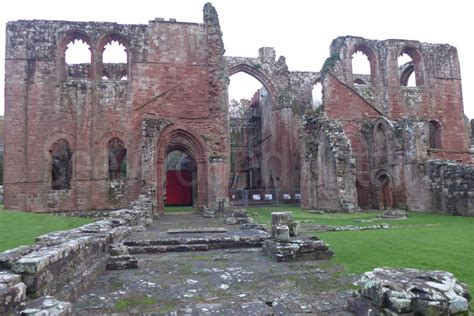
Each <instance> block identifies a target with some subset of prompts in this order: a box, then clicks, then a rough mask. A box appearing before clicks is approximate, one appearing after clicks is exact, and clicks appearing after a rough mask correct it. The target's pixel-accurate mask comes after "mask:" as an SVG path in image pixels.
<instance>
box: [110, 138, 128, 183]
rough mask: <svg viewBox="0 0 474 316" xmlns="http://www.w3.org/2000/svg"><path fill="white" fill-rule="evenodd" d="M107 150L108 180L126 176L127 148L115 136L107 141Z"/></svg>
mask: <svg viewBox="0 0 474 316" xmlns="http://www.w3.org/2000/svg"><path fill="white" fill-rule="evenodd" d="M108 150H109V180H117V179H124V178H126V177H127V149H126V148H125V146H124V144H123V142H122V141H121V140H120V139H118V138H117V137H115V138H112V139H111V140H110V141H109V143H108Z"/></svg>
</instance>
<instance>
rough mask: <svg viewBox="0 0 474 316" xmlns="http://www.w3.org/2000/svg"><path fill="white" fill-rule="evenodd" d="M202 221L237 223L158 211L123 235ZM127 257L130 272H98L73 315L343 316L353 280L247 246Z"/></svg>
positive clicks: (157, 233)
mask: <svg viewBox="0 0 474 316" xmlns="http://www.w3.org/2000/svg"><path fill="white" fill-rule="evenodd" d="M209 227H213V228H214V229H215V228H224V229H225V230H227V231H228V232H231V231H234V230H238V229H239V227H238V226H228V225H224V224H223V219H222V218H220V219H207V218H203V217H200V216H198V215H194V214H184V215H181V214H179V215H178V214H174V215H165V216H164V217H162V218H161V219H160V220H158V221H156V222H155V223H154V225H153V226H152V227H150V228H149V229H148V230H147V231H145V232H135V233H133V234H132V235H131V236H130V237H129V240H143V239H151V240H154V239H160V238H165V236H166V235H168V236H169V235H170V234H167V233H166V232H167V231H168V230H170V229H177V228H179V229H183V228H188V229H196V228H209ZM221 230H222V229H221ZM209 234H224V233H223V232H214V233H208V234H207V235H209ZM183 235H185V236H190V235H192V236H196V235H199V234H197V233H186V234H183ZM173 236H174V237H176V234H173ZM336 255H337V254H336ZM135 257H136V258H137V259H138V265H139V268H138V269H137V270H121V271H107V272H105V273H104V274H103V275H102V276H101V277H100V278H99V279H98V280H97V281H96V282H95V284H94V285H93V286H92V287H91V288H90V289H89V291H88V292H87V293H84V295H82V296H81V297H80V298H79V299H78V300H77V301H76V302H75V303H74V313H75V314H76V315H107V314H123V315H129V314H140V315H143V314H150V315H152V314H153V315H156V314H165V315H271V314H274V315H288V314H291V315H294V314H301V313H310V314H317V315H350V313H348V312H347V311H346V306H347V299H348V298H349V297H350V296H351V289H352V283H353V282H354V281H355V280H356V279H357V278H358V276H351V275H347V274H346V273H344V271H342V269H341V268H340V267H338V266H337V265H335V264H333V263H331V262H330V261H299V262H285V263H277V262H275V261H273V260H272V259H270V258H268V257H266V256H264V254H263V253H262V251H261V250H260V248H255V247H254V248H233V249H220V250H209V251H198V252H165V253H159V254H137V255H135Z"/></svg>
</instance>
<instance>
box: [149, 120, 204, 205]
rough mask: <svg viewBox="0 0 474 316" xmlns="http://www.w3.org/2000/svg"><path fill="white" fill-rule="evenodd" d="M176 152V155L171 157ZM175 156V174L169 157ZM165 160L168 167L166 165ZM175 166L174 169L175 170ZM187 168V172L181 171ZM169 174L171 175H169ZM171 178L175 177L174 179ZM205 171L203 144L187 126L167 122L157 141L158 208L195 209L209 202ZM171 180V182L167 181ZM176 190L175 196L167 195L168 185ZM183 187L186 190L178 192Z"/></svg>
mask: <svg viewBox="0 0 474 316" xmlns="http://www.w3.org/2000/svg"><path fill="white" fill-rule="evenodd" d="M174 155H175V156H174ZM173 156H174V158H176V160H177V161H175V164H174V165H175V170H174V171H179V172H174V175H170V174H172V173H173V172H170V173H168V171H172V170H173V168H172V165H173V164H172V163H171V158H173ZM167 163H168V166H167ZM176 169H177V170H176ZM184 170H186V171H184ZM169 175H170V177H168V176H169ZM173 177H174V178H173ZM207 179H208V170H207V159H206V150H205V145H204V144H203V143H202V141H201V140H200V139H199V138H198V137H196V136H195V133H193V132H192V131H191V130H190V129H188V128H187V127H184V126H176V125H170V126H168V127H166V128H165V129H164V130H163V131H162V132H161V133H160V137H159V139H158V143H157V187H156V197H157V211H158V213H159V214H163V213H164V206H165V205H167V204H169V205H173V204H174V205H186V204H187V205H192V206H193V207H194V208H199V207H202V206H207V204H208V196H207V194H208V183H207V182H208V181H207ZM170 182H173V183H170ZM169 183H170V190H175V191H174V192H175V193H176V195H179V194H181V195H182V196H181V197H180V196H177V197H176V196H175V197H174V198H171V197H170V198H169V197H168V195H169V192H167V186H168V184H169ZM177 186H179V188H181V189H182V188H184V187H186V190H185V191H180V192H177V191H176V190H178V188H177Z"/></svg>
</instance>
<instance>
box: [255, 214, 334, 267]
mask: <svg viewBox="0 0 474 316" xmlns="http://www.w3.org/2000/svg"><path fill="white" fill-rule="evenodd" d="M298 229H299V223H298V222H295V221H294V220H293V213H292V212H273V213H272V237H271V239H268V240H266V241H265V242H264V243H263V246H262V250H263V252H264V253H265V254H266V255H268V256H269V257H271V258H274V259H275V260H276V261H277V262H285V261H298V260H328V259H330V258H331V257H332V256H333V252H332V251H330V250H329V247H328V246H327V245H326V244H325V243H324V242H323V241H322V240H319V238H317V237H310V238H308V237H296V236H297V235H298Z"/></svg>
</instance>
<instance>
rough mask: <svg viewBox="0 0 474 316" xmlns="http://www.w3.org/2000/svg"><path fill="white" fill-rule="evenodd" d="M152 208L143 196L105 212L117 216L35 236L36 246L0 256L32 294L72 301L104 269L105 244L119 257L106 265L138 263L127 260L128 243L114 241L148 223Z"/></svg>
mask: <svg viewBox="0 0 474 316" xmlns="http://www.w3.org/2000/svg"><path fill="white" fill-rule="evenodd" d="M151 212H152V205H151V203H150V199H149V198H146V197H145V196H141V197H140V200H138V201H136V202H134V203H132V205H131V207H130V208H129V209H123V210H118V211H114V212H111V213H109V215H113V216H115V217H112V218H107V219H103V220H98V221H97V222H95V223H91V224H86V225H83V226H81V227H78V228H75V229H72V230H69V231H60V232H52V233H49V234H46V235H43V236H40V237H37V239H36V244H35V245H34V246H31V247H20V248H17V249H14V250H11V251H7V252H4V253H2V254H0V258H2V259H1V260H2V265H4V266H5V267H7V268H9V269H11V271H12V272H14V273H17V274H19V275H21V280H22V281H23V282H24V285H26V292H27V293H28V296H29V297H31V298H36V297H40V296H44V295H55V296H56V297H57V298H59V299H66V300H69V299H74V298H76V297H77V296H78V295H79V294H80V293H81V292H82V291H84V290H85V289H86V288H87V287H88V286H89V285H90V283H91V282H93V281H94V280H95V278H97V277H98V276H99V275H100V274H101V273H102V272H103V271H105V269H106V264H107V259H108V257H109V251H108V250H109V245H111V244H112V245H113V246H111V247H110V254H112V255H117V256H119V257H115V258H116V260H115V261H114V260H112V261H113V262H114V264H110V267H119V266H120V267H130V268H133V267H136V260H135V261H134V260H133V258H128V260H125V259H126V258H125V257H124V256H126V255H128V252H127V249H126V247H124V246H123V245H120V246H119V245H117V243H119V242H121V241H122V240H123V239H124V238H125V237H126V236H127V235H128V234H130V233H131V232H132V229H131V228H130V226H127V225H132V226H133V227H135V225H138V224H142V225H145V224H147V223H148V222H149V221H148V219H150V220H151ZM119 262H120V264H119ZM22 284H23V283H22Z"/></svg>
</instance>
